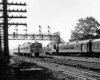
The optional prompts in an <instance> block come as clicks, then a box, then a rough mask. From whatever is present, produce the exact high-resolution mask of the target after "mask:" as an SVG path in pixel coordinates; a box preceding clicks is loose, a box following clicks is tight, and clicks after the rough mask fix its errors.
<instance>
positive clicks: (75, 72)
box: [19, 56, 100, 80]
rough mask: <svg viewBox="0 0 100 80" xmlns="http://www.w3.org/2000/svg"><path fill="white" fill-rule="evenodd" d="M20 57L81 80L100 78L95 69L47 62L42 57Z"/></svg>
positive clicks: (97, 79) (99, 79)
mask: <svg viewBox="0 0 100 80" xmlns="http://www.w3.org/2000/svg"><path fill="white" fill-rule="evenodd" d="M19 59H21V60H24V61H26V62H30V63H36V64H37V65H39V66H43V67H45V68H49V69H51V70H54V71H59V72H61V73H64V74H66V75H70V76H73V77H74V78H77V79H79V80H100V74H99V73H96V72H93V71H87V70H82V69H76V68H72V67H69V66H65V65H61V64H57V63H52V62H51V63H50V62H45V61H43V60H41V59H40V58H34V59H33V58H29V57H22V56H21V57H19Z"/></svg>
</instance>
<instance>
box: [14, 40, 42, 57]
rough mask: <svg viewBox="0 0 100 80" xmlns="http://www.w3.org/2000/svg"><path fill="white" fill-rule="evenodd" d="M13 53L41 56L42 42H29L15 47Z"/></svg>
mask: <svg viewBox="0 0 100 80" xmlns="http://www.w3.org/2000/svg"><path fill="white" fill-rule="evenodd" d="M13 53H14V54H18V55H25V56H26V55H27V56H33V55H35V57H39V54H40V53H42V44H41V43H39V42H37V41H36V42H35V43H31V42H27V43H24V44H23V45H20V46H18V47H16V48H14V49H13Z"/></svg>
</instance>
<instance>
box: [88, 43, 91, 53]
mask: <svg viewBox="0 0 100 80" xmlns="http://www.w3.org/2000/svg"><path fill="white" fill-rule="evenodd" d="M88 44H89V46H88V47H89V52H90V53H91V52H92V43H91V42H89V43H88Z"/></svg>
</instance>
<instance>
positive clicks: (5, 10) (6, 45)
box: [3, 0, 9, 59]
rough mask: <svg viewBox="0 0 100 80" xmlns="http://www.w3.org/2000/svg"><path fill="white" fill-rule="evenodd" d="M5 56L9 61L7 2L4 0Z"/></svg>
mask: <svg viewBox="0 0 100 80" xmlns="http://www.w3.org/2000/svg"><path fill="white" fill-rule="evenodd" d="M3 17H4V19H3V22H4V23H3V24H4V55H5V56H6V57H7V58H8V59H9V46H8V15H7V0H3Z"/></svg>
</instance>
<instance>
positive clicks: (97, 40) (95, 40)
mask: <svg viewBox="0 0 100 80" xmlns="http://www.w3.org/2000/svg"><path fill="white" fill-rule="evenodd" d="M99 41H100V39H94V40H92V41H91V42H99Z"/></svg>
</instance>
